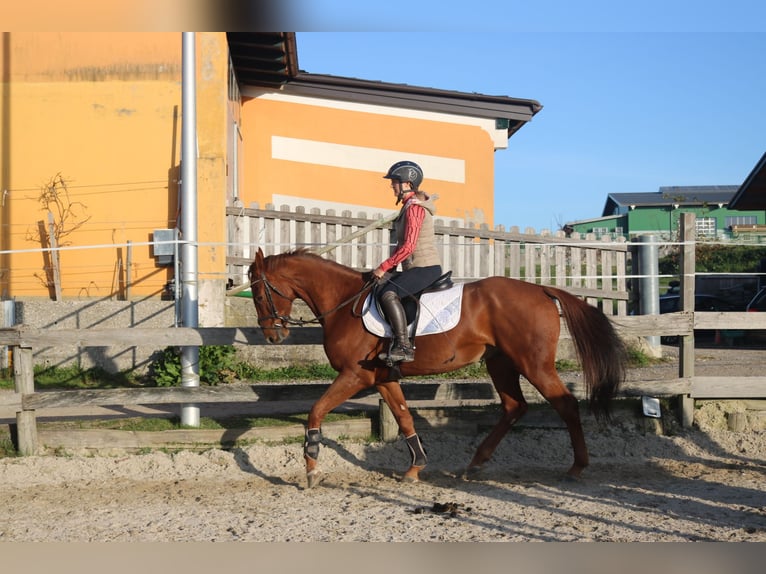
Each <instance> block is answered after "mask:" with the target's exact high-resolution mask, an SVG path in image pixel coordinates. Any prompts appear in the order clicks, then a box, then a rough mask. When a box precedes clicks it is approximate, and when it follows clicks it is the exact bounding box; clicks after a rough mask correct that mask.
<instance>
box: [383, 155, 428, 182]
mask: <svg viewBox="0 0 766 574" xmlns="http://www.w3.org/2000/svg"><path fill="white" fill-rule="evenodd" d="M383 178H384V179H395V180H397V181H408V182H410V185H412V189H418V188H419V187H420V183H421V182H422V181H423V170H422V169H420V166H419V165H418V164H416V163H415V162H414V161H407V160H405V161H398V162H396V163H395V164H394V165H392V166H391V167H389V168H388V173H387V174H386V175H384V176H383Z"/></svg>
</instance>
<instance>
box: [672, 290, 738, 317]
mask: <svg viewBox="0 0 766 574" xmlns="http://www.w3.org/2000/svg"><path fill="white" fill-rule="evenodd" d="M680 310H681V295H676V294H666V295H660V313H675V312H676V311H680ZM694 310H695V311H734V310H735V309H734V306H733V305H732V304H731V303H729V302H728V301H725V300H723V299H721V298H720V297H716V296H715V295H705V294H704V293H697V294H695V295H694Z"/></svg>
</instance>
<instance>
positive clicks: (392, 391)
mask: <svg viewBox="0 0 766 574" xmlns="http://www.w3.org/2000/svg"><path fill="white" fill-rule="evenodd" d="M376 387H377V389H378V392H379V393H380V396H381V397H383V400H384V401H386V404H387V405H388V407H389V408H390V409H391V412H392V413H393V415H394V418H395V419H396V423H397V424H398V425H399V430H400V431H401V433H402V434H403V435H404V438H405V440H406V441H407V447H408V448H409V449H410V455H411V457H412V460H411V461H410V468H409V469H407V472H405V473H404V476H403V477H402V480H403V481H404V482H417V481H418V480H420V477H419V473H420V471H421V470H423V468H424V467H425V466H426V462H427V461H426V453H425V451H424V450H423V445H422V443H421V442H420V438H419V437H418V435H417V433H416V432H415V423H414V421H413V419H412V413H410V409H409V408H408V407H407V403H406V402H405V400H404V393H402V387H401V386H400V385H399V383H398V382H396V381H388V382H385V383H377V384H376Z"/></svg>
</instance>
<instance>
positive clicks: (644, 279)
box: [638, 235, 660, 349]
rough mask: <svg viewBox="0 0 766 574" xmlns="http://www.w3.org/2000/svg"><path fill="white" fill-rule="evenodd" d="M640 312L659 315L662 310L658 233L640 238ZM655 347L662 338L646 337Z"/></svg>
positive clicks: (657, 346)
mask: <svg viewBox="0 0 766 574" xmlns="http://www.w3.org/2000/svg"><path fill="white" fill-rule="evenodd" d="M638 241H639V243H641V244H642V245H639V246H638V274H639V275H640V276H641V279H640V282H639V285H640V287H639V289H638V292H639V296H640V299H639V312H640V314H641V315H658V314H659V312H660V263H659V247H658V243H657V236H656V235H642V236H641V237H639V238H638ZM646 342H647V343H648V344H649V345H650V346H651V347H653V348H655V349H656V348H659V345H660V338H659V337H658V336H656V335H652V336H649V337H646Z"/></svg>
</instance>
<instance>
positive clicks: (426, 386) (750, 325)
mask: <svg viewBox="0 0 766 574" xmlns="http://www.w3.org/2000/svg"><path fill="white" fill-rule="evenodd" d="M753 315H757V316H756V317H753ZM613 321H614V323H615V326H616V327H617V330H618V331H619V332H620V334H621V335H622V336H624V337H633V336H655V335H679V336H680V337H683V338H687V337H692V338H693V330H694V329H695V328H698V329H711V328H713V329H714V328H722V327H724V326H725V328H732V329H740V328H744V329H766V315H764V314H762V313H760V314H752V313H694V312H679V313H670V314H666V315H646V316H628V317H620V318H614V319H613ZM321 336H322V335H321V329H320V328H318V327H304V328H301V329H294V330H293V334H292V335H291V337H290V338H289V339H288V342H287V343H286V344H297V345H307V344H319V343H320V342H321ZM568 337H569V334H568V332H567V331H566V328H565V327H563V328H562V338H568ZM138 343H140V344H141V345H153V346H157V347H158V348H163V347H165V346H167V345H170V344H172V345H182V346H186V345H191V346H197V345H231V344H247V345H260V344H265V340H264V339H263V335H262V334H261V332H260V330H258V329H242V328H198V329H192V328H170V329H141V328H132V329H34V328H27V327H24V326H17V327H12V328H6V329H0V344H2V345H8V346H9V347H11V349H12V352H13V366H14V378H15V390H16V392H15V393H0V407H5V408H11V409H13V410H15V412H16V428H17V436H18V446H19V451H20V453H21V454H34V453H37V452H39V451H40V441H39V439H38V429H37V413H38V412H43V413H44V412H45V410H46V409H51V408H62V407H63V408H78V407H86V406H113V405H121V406H123V407H129V406H136V405H169V404H177V405H179V406H180V405H182V404H201V405H204V404H207V403H232V402H250V401H252V402H258V401H285V402H286V407H287V408H288V410H287V411H286V412H290V410H289V409H290V408H292V409H295V408H296V407H298V408H299V409H300V408H303V409H306V410H307V404H308V402H310V401H313V400H316V398H318V397H319V395H320V394H321V393H322V392H323V390H324V389H325V388H326V385H327V384H328V383H329V381H328V382H327V383H322V384H305V385H295V384H285V385H273V384H253V385H249V386H241V385H237V386H236V387H230V386H225V385H224V386H215V387H207V386H200V387H196V388H194V387H192V388H190V387H171V388H166V387H163V388H160V387H156V388H120V389H99V390H71V391H45V392H38V391H35V388H34V374H33V365H32V351H33V349H34V348H39V347H40V346H47V345H59V344H66V345H73V344H74V345H79V346H82V347H89V346H91V347H95V346H103V345H122V344H124V345H136V344H138ZM403 388H404V392H405V395H406V396H407V399H408V401H410V402H411V404H412V406H414V407H418V406H419V405H420V406H421V407H422V406H431V407H432V406H438V407H440V408H444V407H449V406H470V405H474V404H487V403H492V402H496V400H497V399H496V395H495V392H494V390H493V389H492V387H491V384H490V383H487V382H485V383H461V382H432V381H423V382H411V383H405V384H404V385H403ZM571 390H572V392H573V393H574V394H575V396H576V397H578V398H579V399H584V398H585V389H584V388H583V386H582V385H581V384H580V383H575V384H573V385H572V388H571ZM526 392H527V395H528V396H532V395H530V393H534V392H535V391H533V390H531V387H529V386H528V385H526ZM643 395H648V396H681V397H685V398H686V399H687V401H686V402H687V408H689V407H690V408H692V409H693V402H694V399H703V398H710V399H730V398H764V397H766V377H729V376H726V377H699V376H694V375H693V364H692V365H691V367H690V366H689V365H688V364H685V363H684V360H683V359H682V361H681V363H680V370H679V376H678V377H677V378H670V379H663V380H658V381H640V382H634V383H626V384H625V385H624V386H623V388H622V390H621V396H624V397H630V396H643ZM359 400H360V399H359V398H358V397H357V398H355V399H354V401H359ZM296 401H297V402H296ZM354 401H352V402H351V404H350V406H354V404H356V406H357V407H358V406H359V405H360V404H362V403H358V402H356V403H355V402H354ZM477 401H478V402H477ZM287 403H291V404H287ZM363 403H364V401H363ZM365 404H366V405H367V406H368V407H369V406H370V402H369V400H367V402H366V403H365ZM292 412H296V411H295V410H293V411H292ZM682 414H683V413H682ZM382 416H384V415H381V417H382ZM685 416H686V418H685V419H684V421H683V422H684V423H685V424H686V425H689V424H691V420H692V418H691V417H692V413H691V412H688V411H687V412H686V415H685ZM367 424H369V423H367ZM99 432H100V431H99ZM200 432H202V431H194V430H185V431H183V432H181V431H179V432H178V433H176V435H174V436H175V437H176V439H177V440H178V441H179V442H186V443H187V444H191V443H194V442H202V439H201V438H200V434H199V433H200ZM346 432H347V429H346ZM70 434H72V436H74V434H76V433H70ZM101 434H104V433H101ZM123 436H127V435H123ZM130 436H131V438H132V439H135V438H136V437H135V435H130ZM111 437H112V438H111V440H112V441H114V442H113V443H112V446H114V447H119V446H120V444H122V443H117V438H116V435H115V434H112V435H111ZM221 437H222V438H221V443H222V444H223V443H224V442H225V437H226V433H221ZM239 438H242V437H239ZM52 440H53V441H54V442H50V437H48V439H47V440H46V443H47V444H46V446H48V447H54V448H55V447H57V446H70V447H71V446H73V445H72V442H71V441H66V440H64V438H62V436H59V437H58V438H53V439H52ZM56 440H58V441H59V442H58V443H56V442H55V441H56ZM77 440H82V439H79V438H78V439H77ZM97 444H98V445H100V446H109V445H105V444H104V439H103V437H102V438H99V439H98V440H97ZM81 446H82V444H81ZM134 446H135V445H134Z"/></svg>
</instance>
